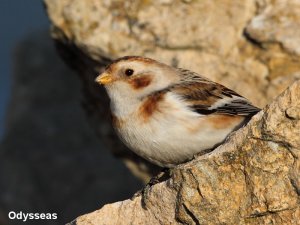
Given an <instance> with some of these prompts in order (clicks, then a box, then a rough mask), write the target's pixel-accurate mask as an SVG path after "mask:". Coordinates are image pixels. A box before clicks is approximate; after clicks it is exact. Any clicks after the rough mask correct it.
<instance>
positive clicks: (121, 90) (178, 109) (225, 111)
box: [95, 56, 260, 168]
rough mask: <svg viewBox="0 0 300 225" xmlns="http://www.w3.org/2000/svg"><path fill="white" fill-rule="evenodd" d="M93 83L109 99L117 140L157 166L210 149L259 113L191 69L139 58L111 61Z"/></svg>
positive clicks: (177, 162)
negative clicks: (101, 89) (101, 87)
mask: <svg viewBox="0 0 300 225" xmlns="http://www.w3.org/2000/svg"><path fill="white" fill-rule="evenodd" d="M95 81H96V82H97V83H98V84H100V85H103V86H104V87H105V89H106V92H107V94H108V96H109V98H110V109H111V116H112V123H113V127H114V129H115V131H116V133H117V135H118V137H119V138H120V139H121V141H122V142H123V143H124V144H125V145H126V146H127V147H128V148H129V149H131V150H132V151H133V152H135V153H136V154H137V155H139V156H141V157H142V158H144V159H146V160H148V161H149V162H151V163H153V164H155V165H157V166H160V167H163V168H174V167H176V166H177V165H179V164H182V163H185V162H187V161H190V160H191V159H193V158H194V156H195V155H199V154H200V155H201V154H205V153H207V152H210V151H212V150H213V149H214V148H215V147H217V146H218V145H220V144H222V143H223V142H224V141H225V140H226V138H227V137H228V135H229V134H231V133H232V132H233V131H235V130H237V129H239V128H241V127H242V126H244V125H245V124H246V123H247V122H248V121H249V120H250V119H251V117H252V116H253V115H255V114H256V113H258V112H259V111H260V109H259V108H258V107H256V106H254V105H253V104H252V103H251V102H250V101H249V100H247V99H246V98H245V97H243V96H241V95H240V94H238V93H236V92H235V91H233V90H231V89H229V88H227V87H225V86H223V85H221V84H219V83H216V82H213V81H211V80H210V79H208V78H206V77H204V76H202V75H200V74H198V73H196V72H193V71H190V70H188V69H182V68H175V67H172V66H169V65H167V64H164V63H162V62H159V61H157V60H154V59H151V58H147V57H143V56H124V57H121V58H118V59H116V60H115V61H113V62H112V63H110V64H109V65H108V66H107V67H106V68H105V69H104V72H102V73H101V74H100V75H98V76H97V77H96V79H95Z"/></svg>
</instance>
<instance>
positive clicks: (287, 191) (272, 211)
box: [71, 81, 300, 225]
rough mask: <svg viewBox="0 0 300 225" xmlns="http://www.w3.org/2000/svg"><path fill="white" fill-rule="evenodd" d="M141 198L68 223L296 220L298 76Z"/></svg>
mask: <svg viewBox="0 0 300 225" xmlns="http://www.w3.org/2000/svg"><path fill="white" fill-rule="evenodd" d="M146 206H147V208H146V209H145V208H143V207H142V204H141V197H138V198H135V199H134V200H125V201H121V202H116V203H113V204H107V205H105V206H104V207H103V208H101V209H99V210H97V211H95V212H92V213H89V214H86V215H83V216H80V217H78V218H77V219H76V220H75V221H73V222H72V223H71V224H76V225H90V224H95V225H96V224H97V225H101V224H103V225H104V224H105V225H110V224H111V225H117V224H122V225H126V224H128V225H129V224H249V225H250V224H253V225H254V224H255V225H256V224H286V225H287V224H299V221H300V81H296V82H295V83H294V84H292V85H291V86H290V87H289V88H288V89H287V90H286V91H285V92H284V93H282V94H281V95H280V96H279V97H278V98H277V99H276V100H275V101H273V102H272V103H271V104H270V105H268V106H266V107H265V108H264V109H263V111H261V112H260V113H258V114H257V115H255V116H254V117H253V119H252V120H251V121H250V122H249V123H248V124H247V126H245V127H243V128H242V129H240V130H238V131H236V132H235V133H233V134H232V135H231V136H230V137H229V139H228V141H227V142H226V143H225V144H223V145H221V146H219V147H218V148H216V149H215V150H214V151H213V152H211V153H209V154H206V155H203V156H200V157H196V158H195V159H194V160H192V161H191V162H188V163H186V164H183V165H179V166H178V167H177V168H175V169H174V171H173V175H172V177H171V178H170V179H169V180H167V181H165V182H162V183H159V184H157V185H154V186H152V188H151V190H150V192H149V195H148V199H147V205H146Z"/></svg>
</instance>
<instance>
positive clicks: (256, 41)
mask: <svg viewBox="0 0 300 225" xmlns="http://www.w3.org/2000/svg"><path fill="white" fill-rule="evenodd" d="M44 2H45V6H46V10H47V13H48V15H49V18H50V21H51V23H52V32H51V33H52V36H53V38H54V40H55V41H56V43H57V46H58V50H59V52H60V53H61V55H62V56H63V58H64V59H65V61H66V62H67V63H68V64H69V65H71V66H72V67H73V68H75V69H76V70H77V71H78V72H79V74H80V76H81V78H82V83H83V86H84V92H85V96H86V98H85V108H86V110H87V112H88V114H89V119H90V121H91V124H93V126H94V128H95V130H96V131H97V133H98V135H99V137H100V138H101V139H102V140H104V141H105V143H106V144H107V145H108V146H110V149H111V151H112V152H113V153H114V154H115V155H116V156H118V157H121V158H122V159H123V161H124V162H125V164H126V165H127V166H128V167H129V168H130V169H131V170H132V172H133V173H134V174H136V175H137V176H138V177H139V178H140V179H142V180H143V181H145V182H146V181H147V180H148V179H149V177H150V176H152V175H153V174H155V173H156V172H157V171H158V170H159V168H156V167H154V166H152V165H150V164H149V163H147V162H145V161H144V160H143V159H141V158H139V157H138V156H136V155H134V154H132V153H131V152H130V151H128V149H127V148H126V147H125V146H124V145H123V144H122V143H121V142H120V141H118V140H117V137H116V136H115V134H114V132H113V130H112V129H111V125H110V123H109V119H108V115H109V110H108V99H107V96H106V94H105V92H104V91H103V90H99V88H98V87H96V86H95V83H94V79H95V77H96V76H97V74H99V72H100V71H101V70H103V68H104V67H105V66H106V65H107V64H108V63H109V62H111V60H112V59H115V58H117V57H121V56H124V55H143V56H148V57H153V58H155V59H157V60H160V61H162V62H165V63H168V64H171V65H174V66H178V67H183V68H187V69H191V70H194V71H196V72H198V73H200V74H202V75H204V76H207V77H209V78H210V79H212V80H214V81H217V82H220V83H222V84H224V85H226V86H228V87H229V88H232V89H234V90H235V91H237V92H238V93H240V94H242V95H244V96H245V97H247V98H249V99H250V100H251V101H252V102H253V103H254V104H255V105H257V106H260V107H263V106H265V105H266V104H267V103H268V102H270V101H271V100H272V99H273V98H274V97H276V96H277V95H278V94H279V93H280V92H281V91H283V90H284V89H285V88H286V87H287V86H288V85H289V84H290V82H292V80H293V77H294V76H295V74H300V58H299V55H298V54H297V52H298V50H297V49H298V47H297V43H298V39H299V35H293V34H295V33H294V32H298V31H297V29H296V27H297V26H298V24H299V23H300V20H299V17H298V14H297V9H298V1H297V0H293V1H284V2H280V1H265V0H256V1H254V0H246V1H241V2H239V3H236V2H234V3H233V2H232V1H230V0H222V1H210V0H203V1H180V0H174V1H166V0H161V1H156V2H155V3H154V2H151V1H142V0H140V1H130V2H123V1H112V0H108V1H97V0H90V1H84V2H83V1H80V0H64V1H60V0H44ZM282 12H284V13H282ZM257 21H261V22H260V23H258V22H257ZM277 23H278V24H277ZM257 24H259V26H256V25H257ZM272 29H273V30H272ZM216 31H217V32H216ZM274 42H275V43H279V44H277V45H276V44H272V43H274ZM280 46H284V48H283V49H282V48H281V47H280ZM276 79H277V81H278V80H283V81H284V82H282V83H278V82H276V81H274V80H276ZM289 81H290V82H289ZM100 124H101V127H99V126H100ZM104 127H105V128H104Z"/></svg>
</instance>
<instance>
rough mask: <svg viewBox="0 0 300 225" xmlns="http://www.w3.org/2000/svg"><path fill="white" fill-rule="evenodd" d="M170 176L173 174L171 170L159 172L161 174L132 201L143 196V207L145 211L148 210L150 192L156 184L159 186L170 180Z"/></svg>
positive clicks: (151, 180) (135, 195)
mask: <svg viewBox="0 0 300 225" xmlns="http://www.w3.org/2000/svg"><path fill="white" fill-rule="evenodd" d="M170 174H171V170H170V169H168V168H164V169H163V170H162V171H161V172H159V174H157V175H156V176H154V177H152V178H151V179H150V181H149V182H148V183H147V184H146V186H145V187H144V188H142V189H141V190H139V191H138V192H136V193H135V194H134V195H133V196H132V198H131V200H133V199H135V198H136V197H139V196H142V199H141V201H142V207H143V208H144V209H147V202H148V196H149V191H150V189H151V187H152V186H153V185H155V184H158V183H160V182H162V181H165V180H167V179H168V178H170Z"/></svg>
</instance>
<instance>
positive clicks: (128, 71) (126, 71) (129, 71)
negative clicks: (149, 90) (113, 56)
mask: <svg viewBox="0 0 300 225" xmlns="http://www.w3.org/2000/svg"><path fill="white" fill-rule="evenodd" d="M133 72H134V71H133V70H132V69H126V70H125V74H126V76H131V75H132V74H133Z"/></svg>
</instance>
